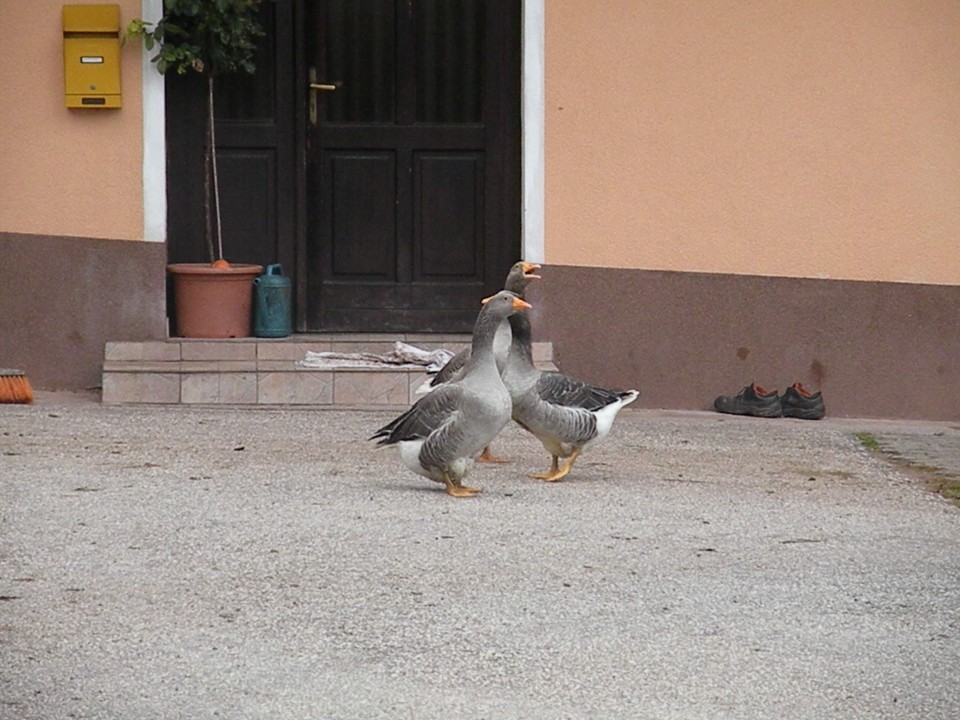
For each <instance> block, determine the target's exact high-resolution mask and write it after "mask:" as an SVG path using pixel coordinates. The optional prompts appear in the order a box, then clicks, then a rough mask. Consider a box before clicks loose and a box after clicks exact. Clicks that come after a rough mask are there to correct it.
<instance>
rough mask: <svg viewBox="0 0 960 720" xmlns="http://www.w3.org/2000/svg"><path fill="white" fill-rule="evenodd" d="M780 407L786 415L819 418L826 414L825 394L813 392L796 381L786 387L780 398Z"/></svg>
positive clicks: (805, 418)
mask: <svg viewBox="0 0 960 720" xmlns="http://www.w3.org/2000/svg"><path fill="white" fill-rule="evenodd" d="M780 407H781V409H782V411H783V416H784V417H792V418H802V419H804V420H819V419H820V418H822V417H823V416H824V415H825V414H826V408H824V406H823V395H822V394H821V393H818V392H816V393H812V392H810V391H809V390H807V389H806V388H805V387H804V386H803V385H801V384H800V383H798V382H797V383H794V384H793V385H791V386H790V387H788V388H787V389H786V391H785V392H784V393H783V397H781V398H780Z"/></svg>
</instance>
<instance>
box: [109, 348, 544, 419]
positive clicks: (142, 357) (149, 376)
mask: <svg viewBox="0 0 960 720" xmlns="http://www.w3.org/2000/svg"><path fill="white" fill-rule="evenodd" d="M397 341H400V342H404V343H407V344H409V345H413V346H415V347H418V348H421V349H423V350H436V349H439V348H443V349H446V350H450V351H451V352H456V351H457V350H459V349H460V348H462V347H465V346H467V345H468V344H469V342H470V336H469V335H459V334H458V335H440V334H363V333H358V334H354V333H350V334H346V333H337V334H309V335H291V336H289V337H286V338H278V339H266V338H237V339H229V340H195V339H188V338H170V339H169V340H165V341H164V340H158V341H148V342H108V343H107V344H106V346H105V348H104V361H103V380H102V402H103V403H104V404H108V405H118V404H133V403H138V404H140V403H143V404H171V405H173V404H185V405H274V406H282V405H310V406H318V407H327V408H351V409H371V410H373V409H387V408H390V409H395V408H403V407H407V406H408V405H410V404H411V403H412V402H414V401H416V399H417V398H418V397H419V396H418V395H417V393H416V391H417V388H419V387H420V386H421V385H422V384H423V383H424V382H425V381H426V380H427V378H428V377H429V376H428V375H427V373H426V371H425V370H424V369H423V368H422V367H401V366H382V367H374V368H369V367H352V366H351V365H350V364H349V362H347V361H345V362H344V363H343V364H342V365H339V364H338V365H334V366H332V367H330V366H325V367H323V368H311V367H304V366H302V365H300V364H298V361H302V360H304V359H305V358H306V357H307V353H308V351H309V352H325V351H326V352H336V353H358V352H370V353H377V354H380V353H388V352H390V351H391V350H393V349H394V344H395V343H396V342H397ZM533 352H534V362H535V363H536V364H537V366H538V367H540V368H541V369H544V370H553V369H556V368H555V366H554V364H553V346H552V345H551V343H548V342H538V343H534V347H533Z"/></svg>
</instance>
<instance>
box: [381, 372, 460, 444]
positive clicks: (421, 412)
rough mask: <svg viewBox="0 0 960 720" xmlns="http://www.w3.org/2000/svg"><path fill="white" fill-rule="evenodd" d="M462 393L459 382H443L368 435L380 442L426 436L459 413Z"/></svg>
mask: <svg viewBox="0 0 960 720" xmlns="http://www.w3.org/2000/svg"><path fill="white" fill-rule="evenodd" d="M462 397H463V388H462V387H461V386H460V385H456V384H455V385H441V386H440V387H438V388H437V389H436V390H434V391H433V392H431V393H430V394H429V395H425V396H424V397H422V398H420V399H419V400H418V401H417V402H416V403H414V404H413V405H412V406H411V407H410V409H409V410H407V411H406V412H405V413H403V415H400V416H399V417H397V418H396V419H394V420H392V421H391V422H389V423H387V424H386V425H384V426H383V427H382V428H380V429H379V430H377V431H376V432H375V433H374V434H373V435H371V436H370V438H369V439H370V440H374V439H379V441H378V442H377V445H378V446H380V445H393V444H394V443H398V442H402V441H404V440H423V439H426V438H427V437H429V436H430V434H431V433H433V432H434V431H435V430H437V429H438V428H440V427H442V426H443V425H445V424H448V423H450V422H451V421H452V420H453V419H454V418H455V417H456V416H457V415H458V414H459V412H460V404H461V398H462Z"/></svg>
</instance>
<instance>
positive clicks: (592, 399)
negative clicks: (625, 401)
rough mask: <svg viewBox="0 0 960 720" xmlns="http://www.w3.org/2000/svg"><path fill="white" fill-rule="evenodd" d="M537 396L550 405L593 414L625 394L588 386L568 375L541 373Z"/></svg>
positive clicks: (619, 391)
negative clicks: (577, 409)
mask: <svg viewBox="0 0 960 720" xmlns="http://www.w3.org/2000/svg"><path fill="white" fill-rule="evenodd" d="M537 394H538V395H539V396H540V399H541V400H543V401H544V402H547V403H550V404H551V405H559V406H561V407H568V408H579V409H582V410H588V411H590V412H594V411H596V410H600V409H601V408H604V407H606V406H607V405H610V404H611V403H614V402H616V401H617V400H620V399H621V398H623V397H624V396H625V395H626V394H627V393H624V392H623V391H622V390H609V389H607V388H602V387H597V386H596V385H589V384H587V383H585V382H583V381H582V380H577V379H576V378H572V377H570V376H569V375H563V374H561V373H554V372H547V373H541V374H540V377H539V378H538V379H537Z"/></svg>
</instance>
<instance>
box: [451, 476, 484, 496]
mask: <svg viewBox="0 0 960 720" xmlns="http://www.w3.org/2000/svg"><path fill="white" fill-rule="evenodd" d="M443 484H444V485H445V486H446V488H447V495H450V496H451V497H455V498H468V497H473V496H474V495H476V494H477V493H478V492H480V488H475V487H470V486H469V485H461V484H460V483H459V482H454V481H453V480H451V479H449V478H444V480H443Z"/></svg>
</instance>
